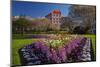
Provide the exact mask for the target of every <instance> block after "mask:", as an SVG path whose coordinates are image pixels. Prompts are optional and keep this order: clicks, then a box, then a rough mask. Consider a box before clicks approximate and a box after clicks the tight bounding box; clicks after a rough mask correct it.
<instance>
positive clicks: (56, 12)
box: [53, 10, 61, 14]
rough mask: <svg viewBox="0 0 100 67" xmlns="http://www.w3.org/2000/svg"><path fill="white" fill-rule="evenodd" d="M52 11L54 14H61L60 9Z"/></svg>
mask: <svg viewBox="0 0 100 67" xmlns="http://www.w3.org/2000/svg"><path fill="white" fill-rule="evenodd" d="M53 13H54V14H61V11H60V10H53Z"/></svg>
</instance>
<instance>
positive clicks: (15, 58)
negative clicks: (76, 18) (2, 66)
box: [11, 35, 96, 65]
mask: <svg viewBox="0 0 100 67" xmlns="http://www.w3.org/2000/svg"><path fill="white" fill-rule="evenodd" d="M17 36H18V35H17ZM84 36H85V37H90V38H91V39H92V47H93V51H94V57H95V58H96V35H84ZM35 41H37V39H19V38H18V39H12V47H11V50H12V64H13V65H21V63H20V58H19V54H18V50H19V49H20V48H21V47H24V46H25V45H28V44H31V43H32V42H35Z"/></svg>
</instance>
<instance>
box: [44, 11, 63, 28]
mask: <svg viewBox="0 0 100 67" xmlns="http://www.w3.org/2000/svg"><path fill="white" fill-rule="evenodd" d="M61 16H62V15H61V12H60V10H53V11H52V12H51V13H49V14H48V15H46V16H45V17H46V18H47V19H49V21H50V28H52V29H53V30H54V29H55V30H60V25H61Z"/></svg>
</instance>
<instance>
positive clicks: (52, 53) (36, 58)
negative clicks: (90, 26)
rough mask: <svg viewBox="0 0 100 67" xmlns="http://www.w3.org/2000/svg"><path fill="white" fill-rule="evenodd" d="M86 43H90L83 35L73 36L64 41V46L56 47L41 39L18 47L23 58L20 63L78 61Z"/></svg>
mask: <svg viewBox="0 0 100 67" xmlns="http://www.w3.org/2000/svg"><path fill="white" fill-rule="evenodd" d="M88 44H90V43H89V40H88V38H85V37H80V38H74V39H72V40H70V42H67V43H64V46H61V47H56V49H55V47H50V46H48V45H46V44H45V43H44V42H42V41H39V42H34V43H32V44H30V45H27V46H25V47H23V48H21V49H20V55H21V60H24V61H22V64H23V65H36V64H55V63H66V62H79V61H82V60H84V58H82V57H83V52H84V51H83V50H84V49H86V46H85V45H88ZM88 47H89V46H88ZM83 48H84V49H83ZM88 50H89V49H88ZM85 58H86V57H85ZM90 59H91V58H90ZM90 59H89V60H90ZM86 61H88V60H86Z"/></svg>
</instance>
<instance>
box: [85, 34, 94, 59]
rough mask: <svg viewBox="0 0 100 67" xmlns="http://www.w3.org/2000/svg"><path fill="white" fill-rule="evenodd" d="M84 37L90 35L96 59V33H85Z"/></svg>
mask: <svg viewBox="0 0 100 67" xmlns="http://www.w3.org/2000/svg"><path fill="white" fill-rule="evenodd" d="M85 37H90V38H91V39H92V48H93V52H94V59H95V60H96V35H85Z"/></svg>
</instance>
